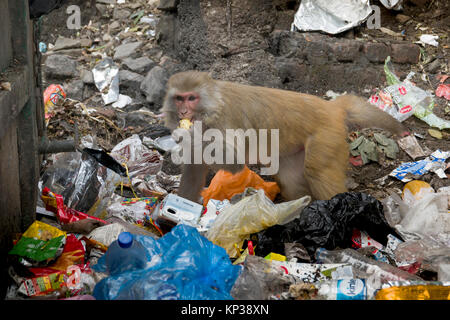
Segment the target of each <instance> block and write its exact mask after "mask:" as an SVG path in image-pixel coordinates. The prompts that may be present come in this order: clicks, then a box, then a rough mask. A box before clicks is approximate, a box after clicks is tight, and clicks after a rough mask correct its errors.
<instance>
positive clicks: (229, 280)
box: [93, 224, 241, 300]
mask: <svg viewBox="0 0 450 320" xmlns="http://www.w3.org/2000/svg"><path fill="white" fill-rule="evenodd" d="M135 239H136V240H137V241H139V242H141V243H142V245H143V246H144V247H145V248H146V250H147V252H148V254H149V256H150V260H149V263H148V267H147V268H146V269H143V270H138V271H132V272H124V273H122V274H120V275H117V276H109V277H107V278H104V279H102V280H101V281H100V282H98V283H97V285H96V286H95V289H94V292H93V296H94V297H95V298H96V299H97V300H113V299H117V300H153V299H158V300H159V299H180V300H214V299H220V300H229V299H232V297H231V295H230V290H231V288H232V286H233V284H234V282H235V281H236V279H237V277H238V275H239V273H240V271H241V267H240V266H234V265H232V264H231V262H230V260H229V258H228V256H227V254H226V252H225V250H224V249H223V248H221V247H219V246H216V245H214V244H213V243H212V242H210V241H208V240H207V239H206V238H205V237H203V236H201V235H200V234H199V232H198V231H197V230H196V229H195V228H193V227H190V226H187V225H183V224H180V225H177V226H175V227H174V228H173V229H172V230H171V232H169V233H167V234H165V235H164V236H163V237H161V238H159V239H158V240H155V239H153V238H151V237H146V236H140V235H136V237H135ZM93 268H94V270H96V271H100V272H102V270H105V265H104V261H102V259H100V260H99V261H98V263H97V265H95V266H93Z"/></svg>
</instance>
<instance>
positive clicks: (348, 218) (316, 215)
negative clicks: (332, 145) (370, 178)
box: [255, 192, 401, 259]
mask: <svg viewBox="0 0 450 320" xmlns="http://www.w3.org/2000/svg"><path fill="white" fill-rule="evenodd" d="M354 228H356V229H359V230H364V231H366V232H367V233H368V234H369V235H370V236H371V237H372V238H374V239H375V240H377V241H378V242H380V243H381V244H383V245H386V243H387V236H388V235H389V234H392V235H394V236H396V237H398V238H401V237H400V236H399V235H398V234H397V233H396V232H395V230H394V229H392V228H391V227H390V226H389V224H388V222H387V221H386V218H385V217H384V213H383V205H382V204H381V202H380V201H378V200H377V199H375V198H373V197H372V196H370V195H368V194H365V193H359V192H345V193H340V194H338V195H336V196H334V197H333V198H331V199H330V200H318V201H314V202H312V203H311V204H310V205H309V206H307V207H306V208H305V209H303V212H302V213H301V215H300V217H299V218H297V219H295V220H293V221H291V222H289V223H287V224H285V225H275V226H273V227H270V228H268V229H265V230H263V231H261V232H259V233H257V234H256V237H257V244H256V249H255V254H256V255H259V256H266V255H267V254H269V253H270V252H276V253H282V254H284V249H285V248H284V243H301V244H302V245H303V246H304V247H305V248H306V250H307V251H308V254H309V256H310V257H311V259H314V252H315V251H316V249H318V248H320V247H323V248H325V249H328V250H333V249H335V248H337V247H340V248H349V247H351V244H352V231H353V229H354Z"/></svg>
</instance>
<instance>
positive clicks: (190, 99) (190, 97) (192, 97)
mask: <svg viewBox="0 0 450 320" xmlns="http://www.w3.org/2000/svg"><path fill="white" fill-rule="evenodd" d="M188 99H189V101H194V100H195V99H196V97H195V96H189V98H188Z"/></svg>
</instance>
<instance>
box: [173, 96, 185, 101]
mask: <svg viewBox="0 0 450 320" xmlns="http://www.w3.org/2000/svg"><path fill="white" fill-rule="evenodd" d="M175 100H177V101H183V100H184V99H183V97H182V96H175Z"/></svg>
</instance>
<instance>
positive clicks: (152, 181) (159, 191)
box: [131, 171, 181, 197]
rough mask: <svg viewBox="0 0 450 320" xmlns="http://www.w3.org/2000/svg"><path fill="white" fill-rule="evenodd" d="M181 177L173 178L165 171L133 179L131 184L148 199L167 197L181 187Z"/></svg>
mask: <svg viewBox="0 0 450 320" xmlns="http://www.w3.org/2000/svg"><path fill="white" fill-rule="evenodd" d="M180 181H181V175H175V176H171V175H168V174H167V173H164V172H163V171H159V172H158V173H157V174H152V175H146V176H139V177H138V178H133V179H132V180H131V183H132V185H133V187H134V188H136V189H137V190H139V192H141V193H142V194H143V195H144V196H146V197H161V196H166V195H167V194H168V193H171V192H172V191H174V190H175V189H178V187H179V186H180Z"/></svg>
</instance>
